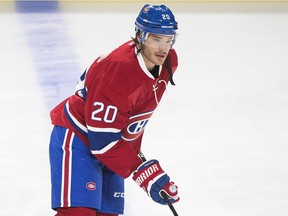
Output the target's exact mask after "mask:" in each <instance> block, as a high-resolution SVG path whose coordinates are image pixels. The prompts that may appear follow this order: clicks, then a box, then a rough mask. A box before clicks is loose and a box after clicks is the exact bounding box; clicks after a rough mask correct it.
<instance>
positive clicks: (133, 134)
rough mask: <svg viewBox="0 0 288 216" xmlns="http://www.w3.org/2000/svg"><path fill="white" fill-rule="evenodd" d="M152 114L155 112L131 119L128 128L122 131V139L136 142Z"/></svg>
mask: <svg viewBox="0 0 288 216" xmlns="http://www.w3.org/2000/svg"><path fill="white" fill-rule="evenodd" d="M152 114H153V111H152V112H147V113H142V114H139V115H135V116H132V117H130V118H129V122H128V125H127V127H126V128H124V129H123V130H122V138H123V139H124V140H126V141H133V140H135V139H136V138H137V137H138V136H139V135H141V134H142V133H143V130H144V128H145V126H146V124H147V122H148V121H149V119H150V117H151V116H152Z"/></svg>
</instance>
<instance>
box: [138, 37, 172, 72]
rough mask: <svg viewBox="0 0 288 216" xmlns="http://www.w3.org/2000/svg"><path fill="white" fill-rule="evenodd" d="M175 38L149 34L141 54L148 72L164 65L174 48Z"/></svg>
mask: <svg viewBox="0 0 288 216" xmlns="http://www.w3.org/2000/svg"><path fill="white" fill-rule="evenodd" d="M172 42H173V36H170V35H169V36H166V35H156V34H149V36H148V38H147V39H146V40H145V42H144V44H143V46H142V50H141V54H142V56H143V59H144V62H145V65H146V67H147V68H148V70H151V69H152V68H153V67H154V66H155V65H162V64H163V63H164V61H165V59H166V57H167V55H168V53H169V50H170V48H171V46H172Z"/></svg>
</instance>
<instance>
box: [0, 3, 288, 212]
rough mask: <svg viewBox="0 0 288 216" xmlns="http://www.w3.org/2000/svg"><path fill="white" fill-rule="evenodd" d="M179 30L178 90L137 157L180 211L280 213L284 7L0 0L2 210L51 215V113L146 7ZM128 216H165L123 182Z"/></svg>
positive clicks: (284, 162)
mask: <svg viewBox="0 0 288 216" xmlns="http://www.w3.org/2000/svg"><path fill="white" fill-rule="evenodd" d="M146 3H150V4H158V5H159V4H165V5H167V6H168V7H169V8H170V9H171V10H172V11H173V13H174V15H175V17H176V20H177V21H178V23H179V31H178V36H177V42H176V44H175V47H174V48H175V49H176V50H177V52H178V57H179V68H178V70H177V73H176V74H175V76H174V79H175V83H176V86H168V89H167V93H166V94H165V95H164V98H163V100H162V102H161V104H160V105H159V107H158V110H156V112H155V113H154V116H153V117H152V119H151V120H150V122H149V124H148V126H147V127H146V132H145V136H144V140H143V151H144V153H145V155H146V157H147V158H148V159H151V158H156V159H158V160H159V161H160V162H161V164H162V167H163V169H164V170H165V171H166V172H167V173H168V174H169V175H170V177H171V178H172V180H174V181H175V182H176V183H177V185H178V186H179V191H180V197H181V201H180V202H179V203H177V204H175V208H176V210H177V212H178V214H179V215H180V216H184V215H191V216H287V215H288V133H287V131H288V123H287V122H288V113H287V110H288V64H287V60H288V2H287V1H268V0H267V1H248V0H247V1H228V0H227V1H200V0H199V1H188V0H187V1H167V0H166V1H162V2H161V1H96V0H93V1H0V62H1V63H0V72H1V87H2V88H1V89H2V93H1V100H0V120H1V122H2V124H1V126H0V129H1V135H0V145H1V150H0V170H1V172H0V194H1V197H0V215H3V216H4V215H14V216H18V215H19V216H20V215H21V216H34V215H54V214H55V212H53V211H52V210H51V209H50V172H49V158H48V147H49V137H50V131H51V129H52V125H51V123H50V118H49V112H50V110H51V109H52V108H53V107H54V106H55V105H57V104H58V103H59V102H61V101H62V100H63V99H65V98H66V97H67V96H69V95H70V94H72V93H73V91H74V88H75V86H76V83H77V81H78V78H79V76H80V75H81V74H82V72H83V71H84V70H85V68H86V67H88V66H89V65H90V64H91V63H92V61H93V60H94V59H95V58H96V57H98V56H99V55H101V54H103V53H107V52H110V51H112V50H113V49H114V48H116V47H118V46H119V45H120V44H122V43H124V42H126V41H127V40H129V39H130V38H131V37H133V36H134V22H135V19H136V17H137V15H138V13H139V11H140V9H141V8H142V7H143V6H144V4H146ZM125 196H126V203H125V208H126V211H125V214H124V215H126V216H135V215H137V216H153V215H172V213H171V212H170V210H169V208H168V207H167V206H160V205H158V204H156V203H154V202H152V201H151V200H150V198H149V197H147V196H146V194H145V193H144V192H143V191H142V190H141V189H139V188H138V186H137V185H136V184H135V183H134V181H133V180H132V179H131V178H128V179H127V181H126V194H125Z"/></svg>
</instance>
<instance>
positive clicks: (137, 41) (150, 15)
mask: <svg viewBox="0 0 288 216" xmlns="http://www.w3.org/2000/svg"><path fill="white" fill-rule="evenodd" d="M135 29H136V36H135V38H132V40H130V41H128V42H126V43H124V44H123V45H121V46H120V47H118V48H117V49H115V50H114V51H112V52H111V53H110V54H108V55H105V56H100V57H98V58H97V59H96V60H95V61H94V62H93V63H92V65H91V66H90V67H89V68H88V69H87V70H86V71H85V72H84V73H83V74H82V76H81V77H80V80H79V82H78V85H77V88H76V91H75V94H74V95H72V96H70V97H69V98H67V99H65V100H64V101H63V102H61V103H60V104H59V105H58V106H56V107H55V108H54V109H53V110H52V111H51V113H50V115H51V120H52V124H53V125H54V127H53V130H52V133H51V139H50V149H49V151H50V152H49V153H50V165H51V182H52V208H53V209H54V210H56V211H57V214H56V216H65V215H69V216H117V215H118V214H123V211H124V179H125V178H127V177H129V176H130V175H131V174H132V178H133V180H134V181H135V182H136V183H137V184H138V185H139V186H140V187H142V188H143V189H144V190H145V191H146V192H147V194H148V195H149V196H150V197H151V198H152V199H153V200H154V201H155V202H158V203H160V204H166V202H165V200H164V199H163V197H162V195H161V192H163V191H164V192H165V193H166V196H168V197H169V199H170V202H172V203H174V202H177V201H179V197H178V190H177V187H176V185H175V184H174V183H173V182H171V181H170V178H169V176H168V175H167V174H166V173H165V172H164V171H163V170H162V168H161V166H160V165H159V162H158V161H157V160H155V159H153V160H149V161H144V162H143V161H142V160H141V159H140V157H139V156H138V154H139V152H140V149H141V140H142V137H143V132H144V127H145V126H146V124H147V122H148V121H149V119H150V117H151V116H152V114H153V112H154V110H155V109H156V107H157V105H158V103H159V102H160V100H161V97H162V95H163V93H164V91H165V89H166V86H167V84H168V83H169V81H170V83H171V84H174V82H173V78H172V75H173V73H174V72H175V70H176V68H177V66H178V60H177V54H176V52H175V50H174V49H173V48H172V46H173V44H174V43H175V39H176V30H177V29H178V24H177V22H176V21H175V18H174V15H173V13H172V12H171V11H170V9H169V8H168V7H166V6H164V5H160V6H157V5H148V4H147V5H145V6H144V7H143V8H142V10H141V11H140V13H139V15H138V17H137V18H136V22H135Z"/></svg>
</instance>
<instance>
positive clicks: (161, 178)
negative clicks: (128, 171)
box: [133, 160, 180, 205]
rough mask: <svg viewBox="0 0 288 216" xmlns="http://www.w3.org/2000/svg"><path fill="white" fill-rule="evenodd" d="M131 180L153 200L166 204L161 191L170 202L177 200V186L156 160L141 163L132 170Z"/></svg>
mask: <svg viewBox="0 0 288 216" xmlns="http://www.w3.org/2000/svg"><path fill="white" fill-rule="evenodd" d="M133 180H134V181H135V182H136V183H137V184H138V185H139V186H140V187H142V188H143V189H144V190H145V191H146V193H147V194H148V196H150V197H151V198H152V199H153V200H154V201H155V202H157V203H160V204H163V205H165V204H167V203H166V201H165V200H164V198H163V197H162V195H161V193H162V192H164V193H165V194H166V195H167V197H168V198H169V200H170V202H171V203H174V202H178V201H179V200H180V198H179V197H178V190H177V189H178V188H177V186H176V185H175V184H174V182H171V181H170V177H169V176H168V175H167V174H166V173H165V172H164V171H163V170H162V168H161V167H160V164H159V162H158V161H157V160H149V161H146V162H144V163H142V164H141V165H140V166H139V167H138V169H137V170H136V171H135V172H134V175H133Z"/></svg>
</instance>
